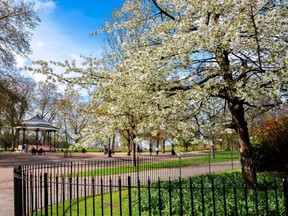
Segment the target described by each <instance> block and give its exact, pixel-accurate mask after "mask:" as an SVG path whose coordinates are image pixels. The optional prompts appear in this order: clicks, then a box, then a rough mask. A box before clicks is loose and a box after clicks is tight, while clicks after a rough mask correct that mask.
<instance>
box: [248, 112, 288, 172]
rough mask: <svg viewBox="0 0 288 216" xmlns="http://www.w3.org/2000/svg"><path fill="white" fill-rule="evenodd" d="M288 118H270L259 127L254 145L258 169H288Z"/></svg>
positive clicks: (270, 170) (276, 170) (284, 170)
mask: <svg viewBox="0 0 288 216" xmlns="http://www.w3.org/2000/svg"><path fill="white" fill-rule="evenodd" d="M287 133H288V118H287V117H282V118H268V119H266V121H265V123H264V126H262V127H260V128H258V129H257V135H256V136H255V137H256V140H257V141H256V143H255V144H254V145H253V147H252V151H253V159H254V164H255V168H256V169H257V171H268V172H281V173H282V172H287V171H288V136H287Z"/></svg>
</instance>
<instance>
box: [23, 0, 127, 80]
mask: <svg viewBox="0 0 288 216" xmlns="http://www.w3.org/2000/svg"><path fill="white" fill-rule="evenodd" d="M29 1H33V2H35V8H36V9H37V12H38V15H39V17H40V19H41V22H40V24H39V26H38V27H37V28H36V29H35V30H34V33H33V37H32V40H31V47H32V50H33V53H32V54H31V55H29V58H25V59H24V58H21V57H18V58H17V65H18V67H23V66H27V65H29V64H31V62H32V61H35V60H46V61H49V60H54V61H64V60H72V59H76V60H77V59H80V56H81V55H82V56H88V55H90V54H93V56H96V57H100V56H101V37H99V36H96V37H95V36H90V35H89V34H91V33H92V32H94V31H96V30H98V29H100V28H101V27H103V25H104V22H105V19H109V18H110V17H111V16H112V13H113V10H114V9H115V8H118V9H119V8H121V5H122V3H123V0H82V1H79V0H29ZM34 78H35V79H36V80H41V79H43V76H40V75H34Z"/></svg>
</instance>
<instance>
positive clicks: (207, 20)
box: [105, 0, 288, 185]
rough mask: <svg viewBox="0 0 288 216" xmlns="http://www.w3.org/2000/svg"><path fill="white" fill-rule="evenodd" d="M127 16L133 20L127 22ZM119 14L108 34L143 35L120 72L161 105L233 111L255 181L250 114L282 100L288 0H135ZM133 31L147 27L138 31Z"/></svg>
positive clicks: (245, 166)
mask: <svg viewBox="0 0 288 216" xmlns="http://www.w3.org/2000/svg"><path fill="white" fill-rule="evenodd" d="M124 15H125V17H127V16H128V17H129V19H128V20H127V19H125V20H124V19H123V21H121V17H124ZM116 16H117V17H118V19H119V20H120V21H118V22H117V23H106V29H105V30H107V31H113V29H129V30H130V34H131V35H139V34H140V36H139V37H138V38H140V39H139V40H137V41H134V42H131V43H129V44H125V43H124V44H123V45H122V49H123V52H122V55H123V58H122V59H124V61H123V62H122V63H121V64H119V65H118V67H119V68H118V71H120V72H121V71H123V73H124V72H125V73H126V74H129V75H131V76H133V77H134V81H135V83H136V82H137V81H139V80H142V85H143V82H145V86H146V89H145V92H147V87H148V86H150V87H151V89H148V90H150V93H149V100H151V98H153V99H154V101H155V104H157V103H159V104H161V105H162V108H163V107H165V106H167V104H169V105H168V106H170V107H174V108H176V107H181V106H182V107H183V106H187V105H191V104H194V108H195V107H198V108H199V109H201V110H203V111H204V112H207V113H209V110H208V109H207V108H209V106H210V105H211V104H215V103H217V104H222V105H223V107H222V109H219V113H220V112H221V111H224V110H225V111H226V110H227V111H229V114H230V116H231V124H230V128H233V129H234V130H235V131H236V133H237V134H238V140H239V146H240V148H239V149H240V155H241V164H242V171H243V177H244V179H245V181H246V183H247V184H248V185H252V184H254V183H255V170H254V168H253V160H252V154H251V148H250V140H249V131H248V127H247V121H246V118H245V113H246V112H247V111H248V112H249V111H250V110H252V109H254V108H256V109H258V110H260V109H263V110H264V109H267V108H270V107H273V106H276V105H279V104H281V103H282V102H283V97H282V96H283V94H282V93H283V91H284V90H285V88H286V84H287V75H286V73H287V63H288V60H287V59H288V58H287V45H288V44H287V30H288V29H287V28H288V25H287V2H284V1H256V0H254V1H251V0H249V1H248V0H244V1H235V0H227V1H189V0H188V1H187V0H186V1H179V0H177V1H176V0H169V1H166V0H158V1H157V0H151V1H150V0H133V1H126V3H125V4H124V5H123V8H122V9H121V10H120V11H118V13H116ZM135 26H141V27H142V26H146V28H144V29H143V28H142V29H141V31H138V30H137V28H135ZM135 29H136V30H135ZM132 74H133V75H132ZM140 77H141V78H140ZM136 80H137V81H136ZM135 86H137V90H136V89H135V91H134V92H137V93H139V89H138V87H139V86H138V85H134V86H133V87H131V88H136V87H135ZM179 93H181V94H185V97H184V99H183V98H182V99H183V100H179V98H177V96H175V95H178V94H179ZM143 95H145V93H144V92H143ZM259 95H264V96H263V97H264V98H266V100H264V101H266V102H265V103H262V101H263V100H262V101H261V103H260V102H259ZM263 97H261V98H262V99H263ZM162 99H163V100H162ZM169 101H170V102H171V103H169ZM180 104H181V105H180ZM184 104H185V105H184ZM197 104H198V105H197ZM175 105H176V106H175ZM179 105H180V106H179ZM150 108H151V107H150ZM170 110H171V109H170ZM174 111H175V110H174ZM165 112H167V110H166V109H160V113H161V114H162V115H164V116H165V114H167V113H165ZM160 113H159V114H160ZM161 114H160V115H161Z"/></svg>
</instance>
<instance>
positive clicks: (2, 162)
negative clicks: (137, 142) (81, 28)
mask: <svg viewBox="0 0 288 216" xmlns="http://www.w3.org/2000/svg"><path fill="white" fill-rule="evenodd" d="M142 155H145V154H142ZM147 155H148V154H147ZM200 155H203V154H202V153H196V152H193V153H191V154H190V155H189V156H194V157H195V156H200ZM204 155H205V154H204ZM166 156H170V155H169V154H165V155H164V154H163V155H162V154H160V155H159V157H166ZM114 157H115V158H116V157H119V158H123V157H127V155H126V153H116V154H113V158H114ZM84 159H85V160H105V159H108V157H107V155H104V154H103V153H85V154H82V153H72V155H71V157H68V158H64V155H63V153H46V154H45V155H33V156H31V154H22V153H0V215H1V216H13V215H14V197H13V193H14V189H13V168H14V167H16V166H19V165H28V164H36V163H46V162H64V161H65V162H68V161H77V160H84ZM203 169H205V172H207V166H205V167H203ZM203 169H202V170H201V169H199V170H198V171H197V173H198V172H199V173H198V174H201V173H203ZM178 171H179V170H178ZM183 173H185V169H183V170H182V175H183Z"/></svg>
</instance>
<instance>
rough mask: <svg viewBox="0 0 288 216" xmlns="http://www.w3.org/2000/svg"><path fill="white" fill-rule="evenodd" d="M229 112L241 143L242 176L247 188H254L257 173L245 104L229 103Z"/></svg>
mask: <svg viewBox="0 0 288 216" xmlns="http://www.w3.org/2000/svg"><path fill="white" fill-rule="evenodd" d="M229 110H230V112H231V114H232V123H233V126H234V130H235V131H236V133H237V136H238V141H239V151H240V161H241V167H242V176H243V179H244V181H245V184H246V186H248V187H252V186H253V185H254V184H255V183H256V172H255V169H254V164H253V157H252V151H251V145H250V138H249V132H248V127H247V122H246V120H245V111H244V107H243V104H236V105H235V104H231V103H229Z"/></svg>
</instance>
